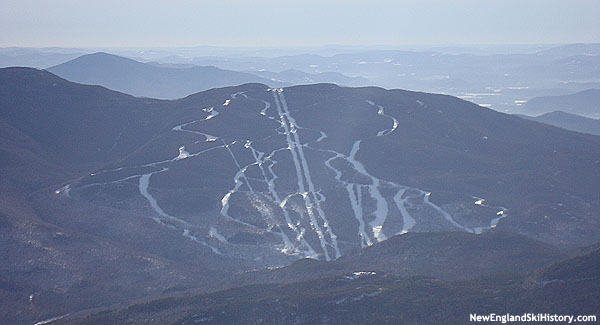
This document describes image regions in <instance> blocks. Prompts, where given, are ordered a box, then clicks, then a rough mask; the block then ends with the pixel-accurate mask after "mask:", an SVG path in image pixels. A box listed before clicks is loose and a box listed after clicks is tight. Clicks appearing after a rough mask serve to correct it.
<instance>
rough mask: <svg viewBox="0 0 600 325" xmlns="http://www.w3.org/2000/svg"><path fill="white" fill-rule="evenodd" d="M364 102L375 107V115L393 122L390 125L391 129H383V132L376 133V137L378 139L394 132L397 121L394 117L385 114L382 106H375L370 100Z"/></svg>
mask: <svg viewBox="0 0 600 325" xmlns="http://www.w3.org/2000/svg"><path fill="white" fill-rule="evenodd" d="M366 102H367V104H369V105H371V106H375V107H377V114H379V115H382V116H385V117H387V118H389V119H391V120H392V121H393V123H394V124H393V125H392V128H391V129H385V130H382V131H379V132H377V136H378V137H381V136H384V135H388V134H390V133H392V132H394V131H395V130H396V129H397V128H398V120H397V119H396V118H395V117H393V116H391V115H387V114H385V110H384V108H383V106H381V105H377V104H375V103H374V102H372V101H370V100H366Z"/></svg>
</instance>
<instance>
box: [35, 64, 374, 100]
mask: <svg viewBox="0 0 600 325" xmlns="http://www.w3.org/2000/svg"><path fill="white" fill-rule="evenodd" d="M47 70H48V71H50V72H52V73H54V74H56V75H58V76H60V77H63V78H65V79H67V80H70V81H73V82H78V83H83V84H92V85H101V86H104V87H106V88H109V89H112V90H117V91H120V92H124V93H127V94H130V95H134V96H138V97H152V98H162V99H177V98H183V97H185V96H188V95H190V94H193V93H196V92H199V91H203V90H207V89H210V88H218V87H225V86H233V85H239V84H243V83H253V82H254V83H263V84H268V85H270V86H273V87H281V86H290V85H292V84H306V83H315V82H333V83H338V84H340V85H348V86H357V85H366V84H368V82H367V80H366V79H364V78H352V77H347V76H344V75H342V74H341V73H333V72H332V73H319V74H310V73H305V72H300V71H297V70H288V71H284V72H280V73H272V72H268V71H249V72H238V71H231V70H225V69H220V68H216V67H212V66H194V65H189V64H187V65H173V64H172V65H168V64H156V63H150V64H148V63H142V62H138V61H135V60H132V59H128V58H124V57H120V56H116V55H112V54H108V53H102V52H99V53H94V54H88V55H84V56H81V57H78V58H76V59H73V60H71V61H68V62H65V63H62V64H60V65H57V66H54V67H51V68H48V69H47Z"/></svg>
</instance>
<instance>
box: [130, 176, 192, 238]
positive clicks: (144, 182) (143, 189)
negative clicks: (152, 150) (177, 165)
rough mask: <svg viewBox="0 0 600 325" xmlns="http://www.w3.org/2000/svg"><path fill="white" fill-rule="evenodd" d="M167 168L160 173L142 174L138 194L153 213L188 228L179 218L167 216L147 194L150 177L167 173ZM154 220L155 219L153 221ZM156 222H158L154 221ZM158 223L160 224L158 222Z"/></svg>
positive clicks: (186, 223)
mask: <svg viewBox="0 0 600 325" xmlns="http://www.w3.org/2000/svg"><path fill="white" fill-rule="evenodd" d="M168 170H169V169H168V168H163V169H161V170H160V171H156V172H151V173H148V174H144V175H142V176H141V177H140V182H139V190H140V194H142V196H143V197H145V198H146V200H148V202H150V206H151V207H152V209H154V211H156V213H158V215H159V216H161V217H163V218H166V219H169V220H171V221H175V222H179V223H181V224H182V225H185V226H189V223H188V222H187V221H185V220H181V219H179V218H176V217H173V216H171V215H169V214H167V213H166V212H165V211H164V210H163V209H162V208H161V207H160V206H159V205H158V202H157V201H156V199H155V198H154V197H153V196H152V195H151V194H150V193H149V192H148V187H149V186H150V177H152V175H154V174H157V173H163V172H166V171H168ZM154 220H156V219H154ZM156 221H157V222H158V221H159V220H156ZM159 223H160V222H159Z"/></svg>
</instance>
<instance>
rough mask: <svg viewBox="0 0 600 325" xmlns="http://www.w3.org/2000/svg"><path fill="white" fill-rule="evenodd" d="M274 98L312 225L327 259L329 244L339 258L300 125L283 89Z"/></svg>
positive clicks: (278, 90)
mask: <svg viewBox="0 0 600 325" xmlns="http://www.w3.org/2000/svg"><path fill="white" fill-rule="evenodd" d="M273 98H274V100H275V106H276V107H277V112H278V114H279V118H280V122H281V126H282V127H283V129H284V134H285V136H286V141H287V143H288V148H289V150H290V152H291V154H292V160H293V162H294V167H295V169H296V176H297V178H298V190H299V193H300V194H301V195H302V198H303V200H304V204H305V207H306V212H307V214H308V216H309V219H310V223H311V226H312V227H313V229H314V230H315V232H316V233H317V236H318V237H319V242H320V244H321V248H322V249H323V254H324V256H325V260H327V261H330V260H331V257H330V256H329V251H328V248H327V247H328V246H332V247H333V250H334V252H335V258H338V257H340V256H341V253H340V251H339V248H338V244H337V236H336V235H335V234H334V233H333V231H332V230H331V227H330V226H329V222H328V221H327V219H326V217H325V213H324V212H323V210H322V208H321V206H320V204H319V201H318V199H317V197H316V194H315V188H314V184H313V183H312V179H311V176H310V170H309V169H308V163H307V160H306V157H305V156H304V151H303V145H302V143H301V142H300V137H299V135H298V133H297V129H298V126H297V123H296V121H295V119H294V118H292V117H291V114H290V111H289V109H288V107H287V103H286V102H285V97H284V96H283V89H282V88H280V89H274V90H273ZM296 151H298V152H296ZM304 182H306V186H307V187H308V192H307V191H306V188H305V186H304ZM315 210H316V211H315ZM315 212H316V213H315ZM317 215H318V216H319V218H321V220H322V221H323V227H324V228H325V229H326V231H327V234H328V235H329V238H330V239H331V243H328V242H327V239H326V238H325V232H324V231H323V229H322V228H321V226H320V225H319V222H318V220H317Z"/></svg>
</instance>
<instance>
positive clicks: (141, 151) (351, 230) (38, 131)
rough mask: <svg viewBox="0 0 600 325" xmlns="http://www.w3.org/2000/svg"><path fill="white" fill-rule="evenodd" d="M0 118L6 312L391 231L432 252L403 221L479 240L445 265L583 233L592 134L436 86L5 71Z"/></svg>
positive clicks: (588, 232) (316, 250)
mask: <svg viewBox="0 0 600 325" xmlns="http://www.w3.org/2000/svg"><path fill="white" fill-rule="evenodd" d="M0 114H1V115H0V126H1V127H2V128H1V130H0V131H1V133H0V135H1V137H0V140H1V141H0V145H1V147H0V150H1V151H0V153H1V155H0V159H2V164H1V165H0V172H1V173H2V177H0V185H1V187H0V189H2V194H3V195H2V196H1V200H2V204H1V205H0V213H1V214H0V247H1V248H0V254H1V258H2V261H5V263H3V266H2V273H0V276H1V282H0V295H1V298H2V300H3V301H10V302H11V303H10V305H9V306H7V307H6V308H4V307H3V308H2V310H1V312H2V315H1V316H2V318H3V319H6V320H8V321H9V322H12V323H33V322H35V321H39V320H43V319H48V318H51V317H54V316H58V315H64V314H67V313H70V312H74V311H77V310H82V309H87V308H97V307H102V306H108V305H111V304H124V303H126V302H127V301H135V300H137V299H142V298H144V299H152V298H157V299H158V298H161V297H165V296H169V295H174V294H177V293H182V292H186V291H188V290H195V291H196V292H198V293H206V292H210V291H214V290H218V289H223V288H228V287H230V286H231V284H232V281H234V279H236V278H239V277H238V276H237V275H239V274H240V273H243V272H248V271H250V270H256V269H261V268H268V267H271V268H273V267H281V266H287V265H290V264H291V263H293V262H294V261H296V260H299V259H303V258H306V257H310V258H313V259H319V260H322V261H328V260H336V259H339V261H340V262H339V263H342V262H341V261H343V260H344V259H345V257H343V256H351V254H359V255H357V256H358V257H354V258H356V261H357V262H356V263H359V264H357V265H361V266H366V264H365V263H367V262H366V261H367V260H368V258H363V257H360V256H361V255H360V253H357V252H359V251H360V250H361V249H364V251H363V252H365V253H363V255H362V256H369V254H373V256H377V255H382V254H383V255H385V254H387V253H385V252H386V248H385V247H386V246H385V243H386V242H385V240H386V239H388V238H392V237H394V236H396V235H398V234H404V235H402V236H400V237H398V238H399V239H397V238H396V237H394V239H393V241H390V242H389V243H390V245H391V244H393V243H394V242H396V243H397V244H398V245H399V246H398V247H400V249H402V250H404V249H408V248H409V247H413V246H411V245H412V244H411V242H412V243H414V245H416V246H414V247H417V248H419V247H420V248H419V249H418V250H417V251H419V252H422V253H419V254H420V255H421V254H432V256H433V257H434V258H430V259H425V260H426V261H431V263H439V262H443V260H441V259H436V256H438V255H434V254H433V252H434V251H435V249H431V248H428V246H427V245H426V244H427V243H428V242H431V241H428V240H427V237H426V236H423V237H420V236H415V235H413V234H412V233H445V232H464V233H467V234H466V235H467V236H466V237H465V238H462V237H461V236H460V235H454V236H455V237H458V239H457V243H460V242H463V243H471V242H472V243H474V244H473V245H476V244H475V243H478V242H479V241H478V240H477V239H472V238H482V240H483V242H481V243H480V244H481V245H482V246H483V248H484V249H481V250H480V248H477V247H473V248H472V249H473V251H474V252H473V253H469V254H465V255H456V254H458V253H460V252H461V250H464V249H466V248H464V247H465V245H466V246H468V245H471V244H468V245H467V244H465V245H463V246H461V245H460V244H455V245H454V246H453V245H447V246H448V247H449V248H452V247H454V250H452V249H450V250H449V251H447V253H453V254H455V255H452V254H450V255H447V256H455V257H456V258H457V261H465V260H468V258H469V256H475V255H476V252H483V251H486V249H487V251H488V252H490V249H492V248H504V247H505V248H506V249H507V251H505V252H502V250H501V251H498V250H495V251H494V250H491V251H492V252H493V255H494V256H498V257H499V259H500V260H506V259H507V258H508V257H510V256H511V255H510V251H513V250H516V252H519V250H518V247H519V246H521V245H523V246H526V247H530V249H531V251H529V252H525V251H523V254H524V255H525V256H529V255H527V254H533V255H530V256H533V257H535V258H532V259H531V260H530V259H529V258H525V259H523V260H524V261H529V260H530V262H527V263H531V264H529V265H531V266H537V265H541V264H544V263H546V262H548V261H550V262H551V261H552V254H551V253H552V249H546V248H544V247H546V246H544V244H535V243H537V242H535V243H532V242H528V241H527V240H523V239H522V238H521V237H519V236H517V237H512V235H502V233H503V232H511V233H516V234H520V235H526V236H528V237H531V238H534V239H538V240H542V241H543V242H545V243H549V244H553V245H557V246H560V247H561V248H570V247H577V246H583V245H591V244H595V243H596V242H597V238H598V233H600V228H599V226H598V222H597V220H598V215H597V211H598V210H599V206H600V202H599V201H598V200H599V196H598V193H600V188H599V186H600V185H599V184H600V182H598V179H600V168H597V167H598V162H599V161H600V138H599V137H597V136H592V135H586V134H581V133H576V132H570V131H566V130H562V129H558V128H556V127H552V126H548V125H544V124H540V123H536V122H532V121H527V120H524V119H521V118H518V117H515V116H510V115H506V114H502V113H498V112H495V111H492V110H489V109H486V108H483V107H480V106H478V105H475V104H472V103H469V102H466V101H463V100H460V99H457V98H454V97H451V96H446V95H433V94H426V93H418V92H410V91H403V90H385V89H381V88H375V87H365V88H346V87H339V86H336V85H332V84H317V85H307V86H294V87H287V88H269V87H268V86H265V85H263V84H256V83H253V84H244V85H240V86H235V87H226V88H215V89H211V90H208V91H204V92H200V93H196V94H193V95H190V96H188V97H185V98H182V99H179V100H172V101H165V100H156V99H147V98H136V97H132V96H130V95H126V94H123V93H118V92H115V91H111V90H108V89H106V88H103V87H100V86H87V85H81V84H75V83H72V82H69V81H66V80H64V79H62V78H59V77H57V76H55V75H53V74H51V73H49V72H46V71H42V70H36V69H27V68H11V69H0ZM496 231H497V232H498V234H493V235H492V234H487V233H488V232H496ZM406 233H408V235H409V236H408V237H403V236H406V235H407V234H406ZM480 233H481V235H480V236H481V237H477V236H474V235H472V234H480ZM469 235H470V236H469ZM440 236H443V235H440ZM450 236H452V235H450ZM503 236H504V237H506V239H505V240H500V239H499V237H503ZM423 238H425V239H423ZM440 238H445V237H440ZM446 238H447V237H446ZM461 238H462V239H461ZM486 238H487V239H486ZM405 240H408V241H405ZM433 242H435V240H433ZM448 242H450V239H448V240H447V241H446V242H444V241H443V240H441V242H438V244H437V245H443V244H444V243H448ZM377 243H380V244H382V246H380V247H381V248H376V247H379V246H375V244H377ZM419 243H420V244H419ZM493 243H497V244H493ZM423 245H425V246H423ZM477 245H479V244H477ZM515 245H516V246H515ZM370 246H372V248H369V247H370ZM433 247H435V245H433ZM441 251H442V250H440V252H441ZM367 252H368V253H367ZM378 252H380V253H378ZM526 253H527V254H526ZM364 254H367V255H364ZM544 254H547V255H546V256H547V257H544ZM354 256H356V255H354ZM392 256H394V255H392ZM461 256H462V257H461ZM405 257H407V258H408V259H409V260H410V259H411V258H413V257H412V256H411V255H402V254H398V255H396V256H395V258H396V260H397V261H401V260H403V259H404V258H405ZM438 257H439V256H438ZM348 258H350V257H348ZM412 260H413V261H418V260H419V258H418V257H414V258H413V259H412ZM317 263H318V262H317ZM360 263H363V264H360ZM373 265H374V266H378V267H382V266H381V265H382V264H381V263H380V264H378V265H377V264H373ZM392 265H394V264H392ZM397 265H399V267H403V266H402V264H397ZM444 265H447V266H448V271H449V274H452V272H453V273H454V274H455V275H456V274H457V273H458V272H459V271H460V269H458V270H457V269H452V267H456V264H453V263H449V262H447V261H446V264H444ZM522 268H523V269H528V266H523V267H522ZM490 269H493V267H492V268H490V267H489V266H485V265H484V266H482V270H483V271H477V270H475V271H473V273H471V275H474V274H482V273H485V272H488V271H489V270H490ZM500 269H501V268H500ZM413 270H414V271H411V272H416V273H421V272H422V271H421V270H422V269H419V266H418V264H415V267H414V268H413ZM408 271H410V270H408ZM408 271H407V273H406V274H414V273H410V272H408ZM464 272H465V274H469V272H468V271H466V270H465V271H464ZM440 277H441V276H440Z"/></svg>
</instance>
